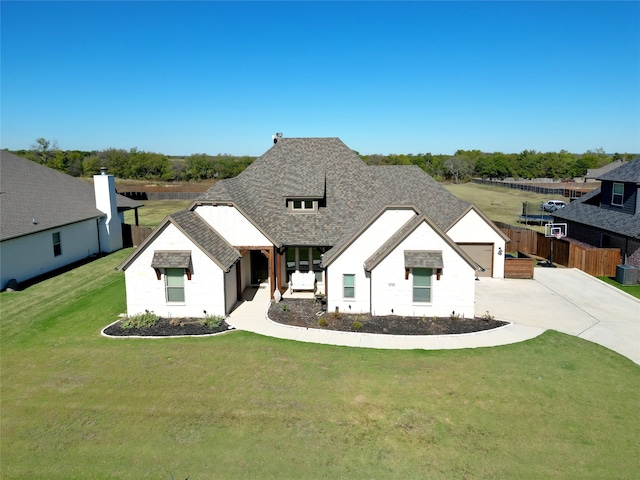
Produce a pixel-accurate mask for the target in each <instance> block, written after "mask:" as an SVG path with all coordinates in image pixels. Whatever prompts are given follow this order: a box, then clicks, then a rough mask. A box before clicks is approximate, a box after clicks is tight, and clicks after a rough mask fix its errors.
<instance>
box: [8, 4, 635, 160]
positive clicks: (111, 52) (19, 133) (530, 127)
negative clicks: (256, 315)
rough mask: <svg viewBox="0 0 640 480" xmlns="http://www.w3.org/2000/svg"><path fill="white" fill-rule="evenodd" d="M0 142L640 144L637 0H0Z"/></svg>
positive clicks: (200, 149)
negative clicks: (275, 138) (277, 138)
mask: <svg viewBox="0 0 640 480" xmlns="http://www.w3.org/2000/svg"><path fill="white" fill-rule="evenodd" d="M0 9H1V11H0V13H1V46H0V54H1V56H0V61H1V64H0V66H1V73H0V79H1V99H0V100H1V103H0V108H1V110H0V122H1V123H0V146H1V147H2V148H9V149H22V148H29V147H30V145H31V144H33V143H34V141H35V139H36V138H38V137H45V138H47V139H49V140H57V142H58V145H59V147H60V148H62V149H65V150H67V149H80V150H102V149H105V148H110V147H114V148H125V149H129V148H132V147H137V148H138V149H139V150H147V151H153V152H162V153H165V154H167V155H189V154H192V153H209V154H217V153H230V154H234V155H260V154H262V153H263V152H265V151H266V150H267V149H268V148H269V147H270V146H271V135H272V134H274V133H276V132H283V133H284V135H285V136H287V137H327V136H331V137H334V136H335V137H340V138H341V139H342V140H343V141H344V142H345V143H346V144H347V145H348V146H350V147H351V148H353V149H354V150H357V151H359V152H360V153H363V154H372V153H382V154H388V153H425V152H431V153H433V154H453V153H454V152H455V151H456V150H458V149H480V150H483V151H487V152H494V151H501V152H508V153H512V152H521V151H522V150H525V149H532V150H538V151H559V150H561V149H565V150H568V151H570V152H574V153H583V152H585V151H586V150H589V149H595V148H603V149H604V150H605V151H606V152H609V153H614V152H620V153H625V152H628V153H638V152H640V28H639V25H640V2H566V3H565V2H533V3H530V2H407V3H404V2H348V3H343V2H304V3H302V2H301V3H298V2H275V3H272V2H255V3H254V2H10V1H4V0H3V1H2V2H0Z"/></svg>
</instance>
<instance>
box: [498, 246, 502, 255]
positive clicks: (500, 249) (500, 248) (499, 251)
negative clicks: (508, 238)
mask: <svg viewBox="0 0 640 480" xmlns="http://www.w3.org/2000/svg"><path fill="white" fill-rule="evenodd" d="M498 255H502V247H498Z"/></svg>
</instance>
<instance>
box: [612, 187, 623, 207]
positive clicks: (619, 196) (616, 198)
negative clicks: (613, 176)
mask: <svg viewBox="0 0 640 480" xmlns="http://www.w3.org/2000/svg"><path fill="white" fill-rule="evenodd" d="M623 201H624V183H614V184H613V194H612V195H611V205H616V206H618V207H621V206H622V203H623Z"/></svg>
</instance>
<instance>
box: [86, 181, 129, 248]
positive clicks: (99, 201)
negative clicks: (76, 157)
mask: <svg viewBox="0 0 640 480" xmlns="http://www.w3.org/2000/svg"><path fill="white" fill-rule="evenodd" d="M93 189H94V193H95V198H96V208H97V209H98V210H100V211H101V212H104V214H105V216H104V217H103V218H101V219H100V249H101V250H102V251H103V252H105V253H110V252H115V251H116V250H120V249H121V248H122V223H124V222H123V221H122V219H123V218H124V215H122V217H121V216H120V215H118V201H117V199H116V181H115V178H114V176H113V175H94V176H93Z"/></svg>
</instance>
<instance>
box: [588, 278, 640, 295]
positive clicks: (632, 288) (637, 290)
mask: <svg viewBox="0 0 640 480" xmlns="http://www.w3.org/2000/svg"><path fill="white" fill-rule="evenodd" d="M598 278H599V279H600V280H602V281H603V282H605V283H608V284H609V285H613V286H614V287H616V288H618V289H620V290H622V291H623V292H626V293H628V294H629V295H631V296H634V297H636V298H640V285H622V284H621V283H618V282H616V280H615V278H609V277H598Z"/></svg>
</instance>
